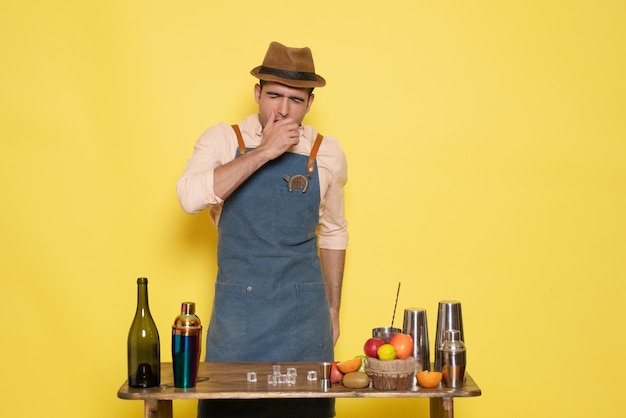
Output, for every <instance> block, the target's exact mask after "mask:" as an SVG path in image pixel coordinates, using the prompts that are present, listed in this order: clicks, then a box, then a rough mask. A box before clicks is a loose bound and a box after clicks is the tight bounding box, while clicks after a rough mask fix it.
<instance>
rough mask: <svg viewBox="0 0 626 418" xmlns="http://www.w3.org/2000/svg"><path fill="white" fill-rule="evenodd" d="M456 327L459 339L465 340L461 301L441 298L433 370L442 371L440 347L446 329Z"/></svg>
mask: <svg viewBox="0 0 626 418" xmlns="http://www.w3.org/2000/svg"><path fill="white" fill-rule="evenodd" d="M451 329H456V330H459V333H460V338H459V340H460V341H465V336H464V334H463V315H462V313H461V302H459V301H456V300H442V301H440V302H439V307H438V312H437V333H436V334H435V347H434V349H435V371H436V372H440V371H442V367H443V361H442V352H441V348H442V347H443V342H444V341H445V340H446V331H448V330H451Z"/></svg>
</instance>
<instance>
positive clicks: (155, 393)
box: [117, 362, 481, 418]
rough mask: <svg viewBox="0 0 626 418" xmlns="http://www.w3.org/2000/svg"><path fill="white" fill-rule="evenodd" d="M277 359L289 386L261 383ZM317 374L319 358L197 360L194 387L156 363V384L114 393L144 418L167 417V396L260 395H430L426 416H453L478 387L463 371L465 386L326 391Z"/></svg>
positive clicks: (336, 386)
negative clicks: (458, 402)
mask: <svg viewBox="0 0 626 418" xmlns="http://www.w3.org/2000/svg"><path fill="white" fill-rule="evenodd" d="M274 364H280V365H281V368H282V371H283V373H285V371H286V370H287V368H288V367H294V368H296V370H297V372H298V376H297V379H296V383H295V384H293V385H288V384H277V385H270V384H268V383H267V375H268V374H272V366H273V365H274ZM309 370H315V371H316V372H317V373H318V375H319V363H311V362H300V363H292V362H284V363H282V362H281V363H200V370H199V373H198V382H197V384H196V387H194V388H189V389H179V388H175V387H174V378H173V372H172V363H162V364H161V386H160V387H155V388H149V389H136V388H131V387H129V386H128V381H126V382H124V384H123V385H122V387H120V389H119V391H118V392H117V396H118V397H119V398H121V399H129V400H143V401H144V405H145V408H144V417H145V418H172V401H173V400H175V399H176V400H178V399H196V400H198V399H263V398H270V399H271V398H430V417H431V418H446V417H447V418H453V417H454V402H453V399H454V398H462V397H472V396H480V395H481V390H480V388H479V387H478V385H477V384H476V383H475V382H474V380H473V379H472V377H471V376H469V375H468V374H466V382H465V385H464V386H463V387H461V388H457V389H451V388H446V387H444V386H443V385H439V387H438V388H435V389H424V388H420V387H414V388H411V389H409V390H405V391H380V390H377V389H373V388H365V389H348V388H345V387H343V386H342V385H341V384H339V383H334V384H332V387H331V388H330V389H328V390H324V389H322V387H321V383H320V381H319V380H318V381H308V380H307V372H308V371H309ZM247 372H256V374H257V382H256V383H249V382H248V381H247Z"/></svg>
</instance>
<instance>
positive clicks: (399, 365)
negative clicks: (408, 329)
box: [363, 333, 416, 390]
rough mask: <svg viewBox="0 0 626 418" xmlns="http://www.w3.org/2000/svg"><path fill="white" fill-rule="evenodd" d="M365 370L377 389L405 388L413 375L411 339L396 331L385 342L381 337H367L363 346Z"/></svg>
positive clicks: (412, 378)
mask: <svg viewBox="0 0 626 418" xmlns="http://www.w3.org/2000/svg"><path fill="white" fill-rule="evenodd" d="M363 352H364V353H365V355H366V356H367V357H366V358H365V372H366V373H367V375H368V376H369V377H370V379H371V380H372V386H374V388H375V389H378V390H407V389H409V388H410V387H411V386H412V384H413V381H414V377H415V367H416V362H415V357H413V339H412V338H411V336H410V335H407V334H402V333H397V334H395V335H394V336H392V337H391V338H390V339H389V342H385V341H384V340H383V339H382V338H377V337H372V338H369V339H368V340H367V341H366V342H365V344H364V346H363Z"/></svg>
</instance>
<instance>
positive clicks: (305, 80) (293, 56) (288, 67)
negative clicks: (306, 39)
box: [250, 42, 326, 88]
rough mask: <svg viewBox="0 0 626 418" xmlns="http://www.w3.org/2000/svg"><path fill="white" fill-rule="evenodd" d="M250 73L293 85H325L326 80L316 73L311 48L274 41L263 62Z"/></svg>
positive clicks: (304, 86) (263, 78) (302, 86)
mask: <svg viewBox="0 0 626 418" xmlns="http://www.w3.org/2000/svg"><path fill="white" fill-rule="evenodd" d="M250 74H252V75H253V76H255V77H256V78H258V79H261V80H265V81H276V82H278V83H282V84H286V85H288V86H291V87H298V88H307V87H323V86H325V85H326V80H324V78H323V77H322V76H319V75H317V74H315V66H314V65H313V55H312V54H311V50H310V49H309V48H289V47H286V46H285V45H283V44H280V43H278V42H272V43H271V44H270V46H269V48H268V49H267V53H266V54H265V58H264V59H263V64H262V65H259V66H258V67H255V68H253V69H252V71H250Z"/></svg>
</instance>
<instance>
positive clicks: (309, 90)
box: [259, 80, 313, 97]
mask: <svg viewBox="0 0 626 418" xmlns="http://www.w3.org/2000/svg"><path fill="white" fill-rule="evenodd" d="M263 84H265V80H259V86H260V87H261V90H263ZM307 90H308V93H309V97H311V95H312V94H313V87H310V88H308V89H307Z"/></svg>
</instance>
